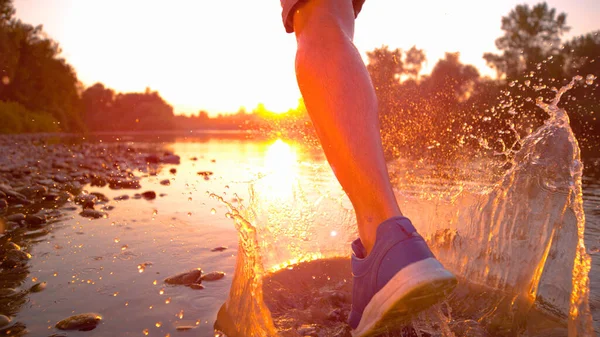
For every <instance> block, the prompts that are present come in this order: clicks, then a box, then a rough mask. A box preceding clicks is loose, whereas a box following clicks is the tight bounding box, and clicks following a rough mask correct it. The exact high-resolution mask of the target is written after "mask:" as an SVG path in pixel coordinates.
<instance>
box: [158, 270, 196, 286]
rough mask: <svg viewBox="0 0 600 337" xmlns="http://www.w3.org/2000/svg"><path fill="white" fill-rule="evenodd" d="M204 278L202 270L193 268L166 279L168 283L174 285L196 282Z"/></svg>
mask: <svg viewBox="0 0 600 337" xmlns="http://www.w3.org/2000/svg"><path fill="white" fill-rule="evenodd" d="M201 280H202V270H201V269H200V268H198V269H192V270H190V271H186V272H185V273H181V274H177V275H175V276H171V277H168V278H166V279H165V283H166V284H173V285H190V284H194V283H200V281H201Z"/></svg>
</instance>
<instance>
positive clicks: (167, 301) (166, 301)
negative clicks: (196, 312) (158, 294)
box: [165, 297, 183, 317]
mask: <svg viewBox="0 0 600 337" xmlns="http://www.w3.org/2000/svg"><path fill="white" fill-rule="evenodd" d="M169 303H171V298H170V297H169V298H167V299H166V300H165V304H169ZM181 316H182V317H183V310H182V311H181Z"/></svg>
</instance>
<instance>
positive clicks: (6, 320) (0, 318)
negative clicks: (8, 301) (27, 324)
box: [0, 315, 12, 328]
mask: <svg viewBox="0 0 600 337" xmlns="http://www.w3.org/2000/svg"><path fill="white" fill-rule="evenodd" d="M10 322H12V319H11V318H10V317H8V316H4V315H0V328H3V327H5V326H7V325H9V324H10Z"/></svg>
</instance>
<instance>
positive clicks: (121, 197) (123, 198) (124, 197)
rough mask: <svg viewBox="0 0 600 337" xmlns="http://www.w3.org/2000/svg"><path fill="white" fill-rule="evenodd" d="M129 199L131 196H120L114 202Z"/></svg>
mask: <svg viewBox="0 0 600 337" xmlns="http://www.w3.org/2000/svg"><path fill="white" fill-rule="evenodd" d="M128 199H129V196H128V195H127V194H124V195H120V196H118V197H114V200H116V201H123V200H128Z"/></svg>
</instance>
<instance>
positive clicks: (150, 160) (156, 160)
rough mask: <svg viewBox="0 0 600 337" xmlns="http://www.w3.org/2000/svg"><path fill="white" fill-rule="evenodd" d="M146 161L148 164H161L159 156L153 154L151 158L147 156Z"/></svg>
mask: <svg viewBox="0 0 600 337" xmlns="http://www.w3.org/2000/svg"><path fill="white" fill-rule="evenodd" d="M144 160H145V161H146V163H148V164H158V163H160V158H159V157H158V156H157V155H155V154H151V155H149V156H146V157H145V158H144Z"/></svg>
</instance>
